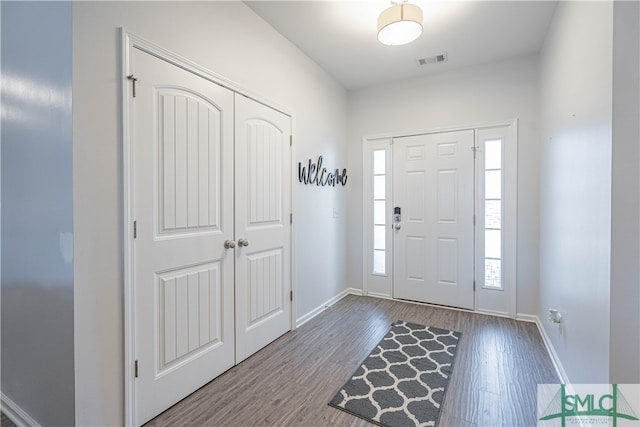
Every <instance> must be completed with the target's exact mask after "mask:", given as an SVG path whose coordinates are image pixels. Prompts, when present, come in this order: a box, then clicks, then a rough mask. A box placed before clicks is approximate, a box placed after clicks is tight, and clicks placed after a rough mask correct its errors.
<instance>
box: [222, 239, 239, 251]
mask: <svg viewBox="0 0 640 427" xmlns="http://www.w3.org/2000/svg"><path fill="white" fill-rule="evenodd" d="M224 247H225V249H233V248H235V247H236V242H234V241H233V240H225V241H224Z"/></svg>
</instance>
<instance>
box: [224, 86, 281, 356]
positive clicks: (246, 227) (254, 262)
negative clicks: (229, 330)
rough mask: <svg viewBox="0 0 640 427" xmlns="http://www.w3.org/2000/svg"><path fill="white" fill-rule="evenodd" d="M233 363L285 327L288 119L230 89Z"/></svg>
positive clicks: (267, 342)
mask: <svg viewBox="0 0 640 427" xmlns="http://www.w3.org/2000/svg"><path fill="white" fill-rule="evenodd" d="M235 126H236V127H235V130H236V131H235V136H236V143H235V144H236V145H235V154H236V159H235V165H236V172H235V173H236V200H235V203H236V215H235V223H236V238H237V242H238V247H236V249H235V251H236V252H235V255H236V346H237V352H236V363H240V361H242V360H244V359H246V358H247V357H249V356H250V355H252V354H253V353H255V352H256V351H258V350H259V349H261V348H262V347H264V346H265V345H267V344H269V343H270V342H272V341H273V340H275V339H276V338H278V337H279V336H281V335H283V334H284V333H286V332H288V331H289V330H291V305H292V303H291V298H290V295H291V294H290V291H291V272H290V270H291V224H290V219H289V215H290V212H291V197H290V191H289V189H290V186H291V148H290V137H291V119H290V118H289V117H288V116H286V115H284V114H282V113H280V112H278V111H276V110H274V109H272V108H269V107H267V106H265V105H263V104H259V103H257V102H255V101H253V100H251V99H248V98H246V97H244V96H241V95H236V125H235Z"/></svg>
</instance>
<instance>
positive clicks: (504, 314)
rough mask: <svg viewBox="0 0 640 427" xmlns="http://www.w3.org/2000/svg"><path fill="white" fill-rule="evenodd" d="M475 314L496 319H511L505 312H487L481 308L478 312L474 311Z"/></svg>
mask: <svg viewBox="0 0 640 427" xmlns="http://www.w3.org/2000/svg"><path fill="white" fill-rule="evenodd" d="M474 313H478V314H486V315H488V316H495V317H506V318H510V316H509V313H505V312H504V311H495V310H485V309H482V308H479V309H477V310H474Z"/></svg>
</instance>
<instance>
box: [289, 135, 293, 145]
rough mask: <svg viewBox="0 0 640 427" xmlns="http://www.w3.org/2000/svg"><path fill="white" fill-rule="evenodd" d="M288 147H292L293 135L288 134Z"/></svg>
mask: <svg viewBox="0 0 640 427" xmlns="http://www.w3.org/2000/svg"><path fill="white" fill-rule="evenodd" d="M289 147H293V135H289Z"/></svg>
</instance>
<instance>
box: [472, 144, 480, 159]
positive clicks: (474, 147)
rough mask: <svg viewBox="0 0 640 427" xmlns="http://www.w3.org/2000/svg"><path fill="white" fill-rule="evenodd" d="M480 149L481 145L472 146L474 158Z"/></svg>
mask: <svg viewBox="0 0 640 427" xmlns="http://www.w3.org/2000/svg"><path fill="white" fill-rule="evenodd" d="M479 149H480V147H478V146H475V145H474V146H473V147H471V151H473V158H474V159H475V158H476V155H477V154H478V150H479Z"/></svg>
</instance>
